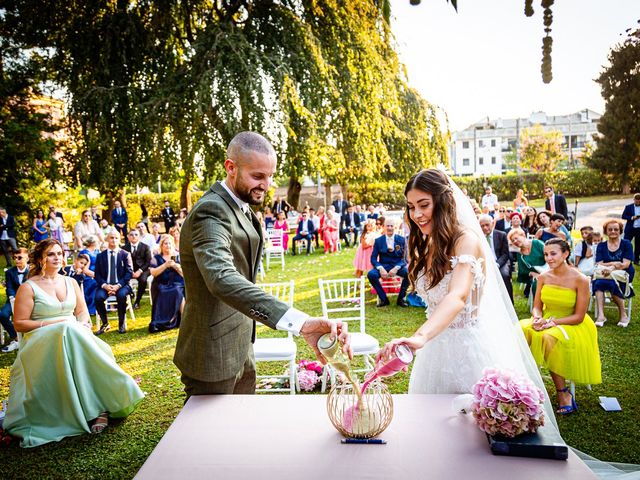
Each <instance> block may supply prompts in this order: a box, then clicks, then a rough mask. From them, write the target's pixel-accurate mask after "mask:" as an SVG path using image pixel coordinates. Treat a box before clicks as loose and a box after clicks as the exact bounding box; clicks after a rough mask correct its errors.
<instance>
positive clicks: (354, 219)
mask: <svg viewBox="0 0 640 480" xmlns="http://www.w3.org/2000/svg"><path fill="white" fill-rule="evenodd" d="M361 229H362V227H361V226H360V216H359V215H358V214H357V213H356V212H355V208H354V206H353V205H352V204H349V206H348V207H347V211H346V212H344V213H343V214H342V217H341V218H340V238H341V239H344V243H345V244H346V245H347V247H350V246H351V237H353V245H355V244H356V243H357V242H358V236H359V235H360V230H361Z"/></svg>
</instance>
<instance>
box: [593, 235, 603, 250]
mask: <svg viewBox="0 0 640 480" xmlns="http://www.w3.org/2000/svg"><path fill="white" fill-rule="evenodd" d="M591 239H592V243H591V245H592V246H593V247H592V248H593V249H594V251H595V248H596V247H597V246H598V245H599V244H600V243H602V232H598V231H597V230H594V231H593V233H592V234H591Z"/></svg>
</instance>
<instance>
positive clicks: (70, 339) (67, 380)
mask: <svg viewBox="0 0 640 480" xmlns="http://www.w3.org/2000/svg"><path fill="white" fill-rule="evenodd" d="M63 255H64V253H63V247H62V245H61V244H60V242H58V241H56V240H54V239H47V240H43V241H41V242H40V243H39V244H38V245H36V247H35V249H34V250H33V252H32V254H31V259H30V260H31V261H30V263H31V270H30V272H29V273H30V275H29V279H28V280H26V281H25V282H24V283H23V284H22V286H20V288H19V289H18V292H17V295H16V300H15V305H14V324H15V328H16V330H17V331H19V332H22V333H25V334H26V333H27V332H28V335H24V336H23V337H22V340H21V345H20V351H19V353H18V356H17V357H16V361H15V362H14V364H13V367H12V368H11V378H10V385H11V387H10V388H9V401H8V407H7V411H6V417H5V419H4V424H3V428H4V429H5V430H6V432H7V433H8V434H9V435H12V436H14V437H18V438H20V439H21V442H20V446H22V447H37V446H39V445H43V444H45V443H49V442H57V441H59V440H61V439H63V438H65V437H70V436H74V435H81V434H83V433H89V432H91V433H99V432H101V431H102V430H103V429H104V428H105V427H106V426H107V423H108V418H109V417H112V418H123V417H126V416H127V415H129V414H130V413H131V412H132V411H133V410H134V409H135V408H136V406H137V405H138V403H139V402H140V401H141V400H142V398H143V397H144V394H143V393H142V391H141V390H140V388H139V387H138V385H137V384H136V382H135V381H134V380H133V379H132V378H131V377H130V376H129V375H127V374H126V373H125V372H123V371H122V369H121V368H120V367H119V366H118V364H117V363H116V361H115V359H114V357H113V353H111V348H109V345H107V344H106V343H104V342H103V341H101V340H100V339H98V338H95V337H94V336H93V335H92V334H91V319H90V317H89V313H88V312H87V307H86V305H85V303H84V298H83V295H82V292H81V290H80V287H79V286H78V284H77V283H76V282H74V281H73V280H72V279H71V278H67V277H64V276H62V275H59V274H58V271H59V270H60V267H61V266H62V265H63V262H64V260H63V259H64V256H63Z"/></svg>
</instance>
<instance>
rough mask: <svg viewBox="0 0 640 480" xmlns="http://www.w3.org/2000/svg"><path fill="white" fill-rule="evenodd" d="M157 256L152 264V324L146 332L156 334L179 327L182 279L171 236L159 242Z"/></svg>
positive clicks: (181, 307) (181, 308)
mask: <svg viewBox="0 0 640 480" xmlns="http://www.w3.org/2000/svg"><path fill="white" fill-rule="evenodd" d="M159 247H160V253H159V254H158V255H155V256H154V257H153V259H152V260H151V268H150V272H151V275H153V283H152V284H151V297H152V298H153V307H152V309H151V323H150V324H149V332H151V333H155V332H159V331H162V330H170V329H172V328H177V327H179V326H180V319H181V315H182V310H183V308H184V278H182V277H183V275H182V267H181V266H180V258H179V257H178V256H176V248H175V243H174V240H173V237H172V236H171V235H162V237H161V238H160V244H159Z"/></svg>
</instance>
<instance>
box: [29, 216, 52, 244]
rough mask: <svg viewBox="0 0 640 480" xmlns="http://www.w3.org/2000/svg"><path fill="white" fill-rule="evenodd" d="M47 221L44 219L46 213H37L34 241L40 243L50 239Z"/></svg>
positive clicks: (34, 225) (34, 224)
mask: <svg viewBox="0 0 640 480" xmlns="http://www.w3.org/2000/svg"><path fill="white" fill-rule="evenodd" d="M46 225H47V220H46V219H45V218H44V212H43V211H42V210H40V209H38V211H37V212H36V218H34V219H33V241H34V242H36V243H38V242H39V241H40V240H44V239H45V238H49V232H48V230H47V227H46Z"/></svg>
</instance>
